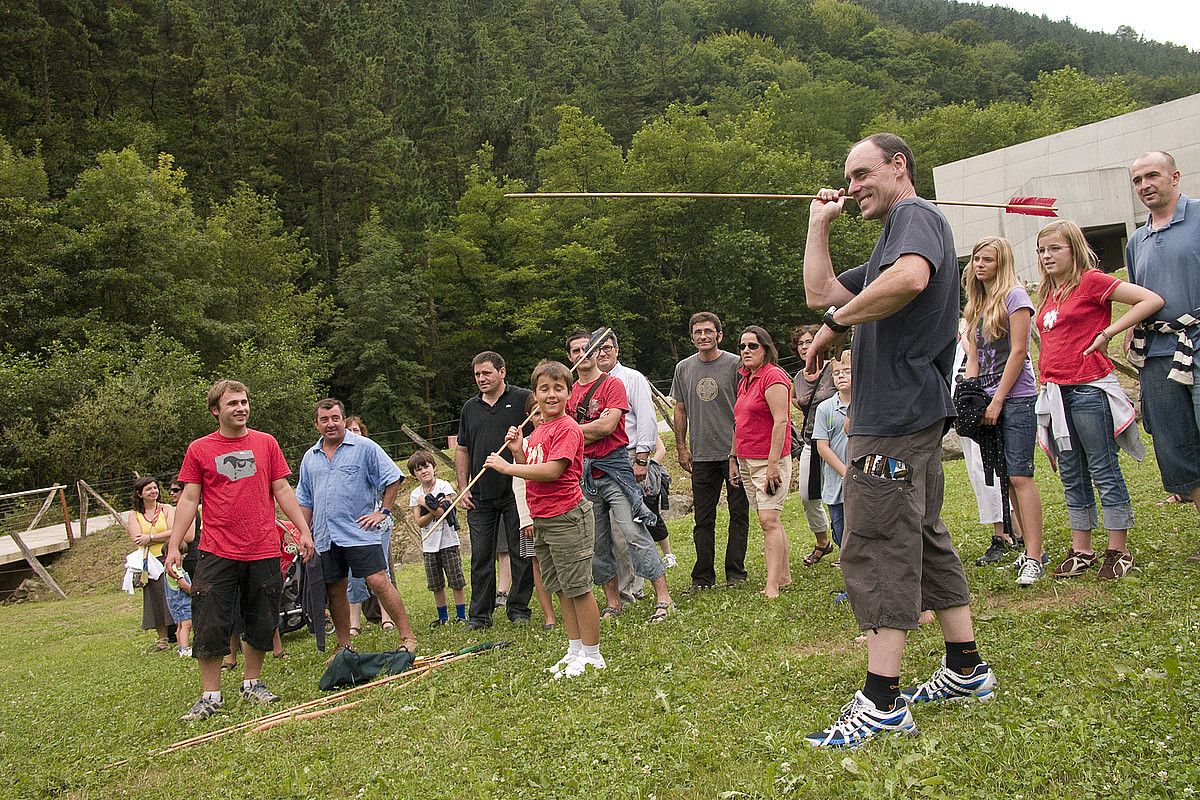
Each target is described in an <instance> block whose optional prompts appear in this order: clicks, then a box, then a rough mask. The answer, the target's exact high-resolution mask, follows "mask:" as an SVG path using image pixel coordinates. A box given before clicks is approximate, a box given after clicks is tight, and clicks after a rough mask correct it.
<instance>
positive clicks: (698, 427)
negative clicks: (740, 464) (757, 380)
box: [671, 351, 741, 461]
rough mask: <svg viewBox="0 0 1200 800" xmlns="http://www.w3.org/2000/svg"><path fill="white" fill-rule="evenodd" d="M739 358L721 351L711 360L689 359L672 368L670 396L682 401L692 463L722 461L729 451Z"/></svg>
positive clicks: (731, 439) (727, 456)
mask: <svg viewBox="0 0 1200 800" xmlns="http://www.w3.org/2000/svg"><path fill="white" fill-rule="evenodd" d="M740 364H741V359H739V358H738V357H737V356H735V355H734V354H733V353H730V352H727V351H722V353H721V355H720V356H719V357H717V358H715V359H713V360H712V361H709V362H704V361H701V360H700V354H699V353H697V354H696V355H693V356H689V357H687V358H685V359H684V360H683V361H680V362H679V363H678V364H676V365H675V379H674V380H673V381H671V397H673V398H675V400H676V401H680V400H682V401H683V409H684V411H685V412H686V413H687V421H688V447H689V448H691V451H692V460H693V461H724V460H726V459H728V458H729V453H730V452H731V451H732V449H733V404H734V402H735V401H736V400H737V382H738V366H739V365H740Z"/></svg>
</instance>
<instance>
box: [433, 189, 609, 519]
mask: <svg viewBox="0 0 1200 800" xmlns="http://www.w3.org/2000/svg"><path fill="white" fill-rule="evenodd" d="M507 196H508V195H505V197H507ZM612 335H613V331H612V328H598V329H597V330H595V331H592V336H591V338H589V339H588V343H587V347H585V348H584V350H583V355H581V356H580V357H579V358H578V359H577V360H576V361H575V363H574V364H572V365H571V372H574V371H575V370H577V369H579V365H580V364H582V363H583V362H584V361H587V360H588V359H589V358H591V356H592V353H594V352H596V349H597V348H599V347H600V345H602V344H604V342H605V341H606V340H607V339H608V338H609V337H611V336H612ZM533 388H535V389H536V388H537V387H533ZM533 414H534V412H533V411H531V412H529V416H527V417H526V418H525V421H524V422H522V423H521V424H520V425H518V426H517V430H520V429H522V428H524V427H525V426H526V425H528V424H529V420H531V419H533ZM506 446H507V445H503V444H502V445H500V447H499V448H497V450H496V452H494V453H492V455H494V456H497V455H500V454H501V453H502V452H504V449H505V447H506ZM487 471H488V468H487V467H484V468H483V469H481V470H479V472H478V473H476V475H475V477H474V478H471V482H470V483H468V484H467V485H466V486H464V487H463V488H462V489H460V490H458V492H457V493H456V494H455V495H454V499H453V500H451V501H450V507H449V508H447V509H446V510H444V511H443V512H442V515H441V516H440V517H438V518H437V521H436V522H434V523H433V524H432V525H430V526H429V531H428V533H422V534H421V541H424V540H425V539H426V538H427V537H428V536H430V535H431V534H432V533H433V532H434V531H436V530H437V528H438V525H441V524H442V520H444V519H445V518H446V517H447V516H448V515H449V514H450V512H451V511H452V510H453V509H454V507H455V506H457V505H458V501H459V500H461V499H462V496H463V495H464V494H466V493H467V492H469V491H470V490H471V487H472V486H474V485H475V482H476V481H478V480H479V479H480V478H482V477H483V473H485V472H487ZM430 510H431V511H432V509H430Z"/></svg>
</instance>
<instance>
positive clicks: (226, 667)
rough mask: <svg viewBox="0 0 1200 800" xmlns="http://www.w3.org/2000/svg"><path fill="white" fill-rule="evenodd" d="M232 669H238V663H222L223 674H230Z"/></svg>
mask: <svg viewBox="0 0 1200 800" xmlns="http://www.w3.org/2000/svg"><path fill="white" fill-rule="evenodd" d="M231 669H237V662H236V661H224V660H222V661H221V672H228V671H229V670H231Z"/></svg>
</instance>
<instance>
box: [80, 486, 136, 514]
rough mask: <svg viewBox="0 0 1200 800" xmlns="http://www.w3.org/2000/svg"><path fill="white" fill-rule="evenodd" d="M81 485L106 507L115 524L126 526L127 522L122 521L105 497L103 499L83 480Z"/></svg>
mask: <svg viewBox="0 0 1200 800" xmlns="http://www.w3.org/2000/svg"><path fill="white" fill-rule="evenodd" d="M79 485H80V486H82V487H83V488H84V489H87V490H88V492H89V493H90V494H91V495H92V497H94V498H96V500H97V501H98V502H99V503H100V505H102V506H104V510H105V511H107V512H108V513H109V516H111V517H112V518H113V521H114V522H116V523H117V524H118V525H124V524H125V521H124V520H123V519H121V515H120V514H118V513H117V511H116V509H114V508H113V507H112V506H110V505H109V504H108V501H107V500H105V499H104V498H103V497H101V496H100V494H99V493H98V492H97V491H96V490H95V489H93V488H92V487H91V486H88V484H87V481H82V480H81V481H80V482H79Z"/></svg>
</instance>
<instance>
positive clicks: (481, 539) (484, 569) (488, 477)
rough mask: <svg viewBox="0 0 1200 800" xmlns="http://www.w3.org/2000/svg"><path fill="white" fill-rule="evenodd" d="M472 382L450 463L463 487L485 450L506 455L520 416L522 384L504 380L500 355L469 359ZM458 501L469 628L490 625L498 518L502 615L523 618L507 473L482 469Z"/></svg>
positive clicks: (526, 569) (525, 585) (527, 587)
mask: <svg viewBox="0 0 1200 800" xmlns="http://www.w3.org/2000/svg"><path fill="white" fill-rule="evenodd" d="M471 366H472V368H473V370H474V372H475V385H476V386H478V387H479V392H480V394H479V395H478V396H477V397H472V398H471V399H470V400H468V401H467V402H466V404H465V405H464V406H463V409H462V415H461V416H460V417H459V419H458V449H457V450H455V452H454V466H455V470H456V472H457V473H458V485H459V486H460V487H465V486H466V485H467V484H468V483H470V481H471V476H472V475H474V474H475V473H477V472H479V470H480V469H482V468H483V462H484V461H485V460H487V457H488V455H489V454H491V453H494V452H496V451H497V450H499V451H500V453H501V455H502V456H503V457H504V458H506V459H508V460H509V461H511V460H512V456H511V455H509V452H508V448H507V447H503V444H504V436H505V434H507V433H508V429H509V428H511V427H513V426H515V425H520V424H521V422H522V421H523V420H524V419H525V399H526V398H527V397H528V396H529V390H528V389H521V388H518V387H516V386H509V385H508V384H507V383H505V381H504V376H505V370H504V359H503V358H501V357H500V354H499V353H493V352H491V351H490V350H488V351H485V352H482V353H480V354H479V355H477V356H475V359H474V360H473V361H472V362H471ZM459 505H461V506H462V507H463V508H465V509H467V525H468V527H469V528H470V530H471V608H470V611H469V615H470V620H469V623H468V624H469V626H470V627H471V629H472V630H477V629H480V628H490V627H491V626H492V613H493V612H494V611H495V610H496V535H497V530H498V528H499V526H500V523H501V521H503V523H504V535H505V537H506V538H507V540H508V557H509V564H510V565H511V567H512V588H511V589H509V593H508V605H507V606H506V608H507V612H508V618H509V619H510V620H511V621H513V622H517V623H521V622H528V621H529V597H530V595H532V594H533V572H532V571H531V570H530V566H529V559H527V558H521V545H520V537H521V525H520V521H519V520H518V518H517V501H516V498H515V497H514V496H513V489H512V478H511V477H509V476H507V475H501V474H500V473H499V472H496V471H495V470H488V471H487V472H486V473H485V474H484V475H483V477H482V478H480V479H479V481H478V482H477V483H476V484H475V486H473V487H472V488H471V489H470V491H464V492H462V496H461V498H460V500H459Z"/></svg>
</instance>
